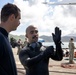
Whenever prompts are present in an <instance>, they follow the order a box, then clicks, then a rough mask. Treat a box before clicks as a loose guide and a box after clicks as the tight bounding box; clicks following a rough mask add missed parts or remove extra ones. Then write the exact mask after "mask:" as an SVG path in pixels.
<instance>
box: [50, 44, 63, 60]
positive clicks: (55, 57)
mask: <svg viewBox="0 0 76 75" xmlns="http://www.w3.org/2000/svg"><path fill="white" fill-rule="evenodd" d="M51 58H52V59H53V60H57V61H61V60H62V59H63V51H62V48H61V43H59V44H57V45H56V51H55V53H54V55H52V56H51Z"/></svg>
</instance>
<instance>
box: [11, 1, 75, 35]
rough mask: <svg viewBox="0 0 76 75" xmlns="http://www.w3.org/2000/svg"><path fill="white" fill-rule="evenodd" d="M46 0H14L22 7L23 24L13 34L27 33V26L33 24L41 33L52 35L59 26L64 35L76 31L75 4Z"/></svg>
mask: <svg viewBox="0 0 76 75" xmlns="http://www.w3.org/2000/svg"><path fill="white" fill-rule="evenodd" d="M43 1H45V0H26V1H24V0H14V4H16V5H17V6H18V7H19V8H20V9H21V24H20V26H19V27H18V28H17V30H16V31H14V32H11V33H12V34H17V35H20V34H25V29H26V27H27V26H29V25H31V24H33V25H35V26H37V27H38V29H39V34H40V35H48V36H50V35H51V34H52V32H54V28H55V27H56V26H58V27H59V28H60V29H61V30H62V36H65V35H68V34H70V33H72V32H74V33H76V21H75V19H76V14H75V13H76V6H75V5H55V6H54V5H45V4H42V2H43ZM48 1H56V2H57V1H58V2H59V1H65V0H48Z"/></svg>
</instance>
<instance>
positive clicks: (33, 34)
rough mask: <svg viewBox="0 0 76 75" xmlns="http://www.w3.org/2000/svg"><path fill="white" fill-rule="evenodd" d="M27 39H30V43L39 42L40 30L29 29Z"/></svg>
mask: <svg viewBox="0 0 76 75" xmlns="http://www.w3.org/2000/svg"><path fill="white" fill-rule="evenodd" d="M26 37H27V38H28V41H29V43H33V42H37V41H38V29H37V28H36V27H29V28H28V30H27V32H26Z"/></svg>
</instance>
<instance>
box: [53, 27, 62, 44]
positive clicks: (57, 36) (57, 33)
mask: <svg viewBox="0 0 76 75" xmlns="http://www.w3.org/2000/svg"><path fill="white" fill-rule="evenodd" d="M52 37H53V41H54V42H55V44H56V45H57V44H58V43H61V30H60V29H59V28H58V27H55V34H54V33H52Z"/></svg>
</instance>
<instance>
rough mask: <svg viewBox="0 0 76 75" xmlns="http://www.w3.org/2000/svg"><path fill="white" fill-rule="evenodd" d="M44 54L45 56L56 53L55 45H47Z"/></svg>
mask: <svg viewBox="0 0 76 75" xmlns="http://www.w3.org/2000/svg"><path fill="white" fill-rule="evenodd" d="M43 55H44V56H45V57H48V56H51V55H54V47H53V46H49V47H47V48H46V50H44V52H43Z"/></svg>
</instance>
